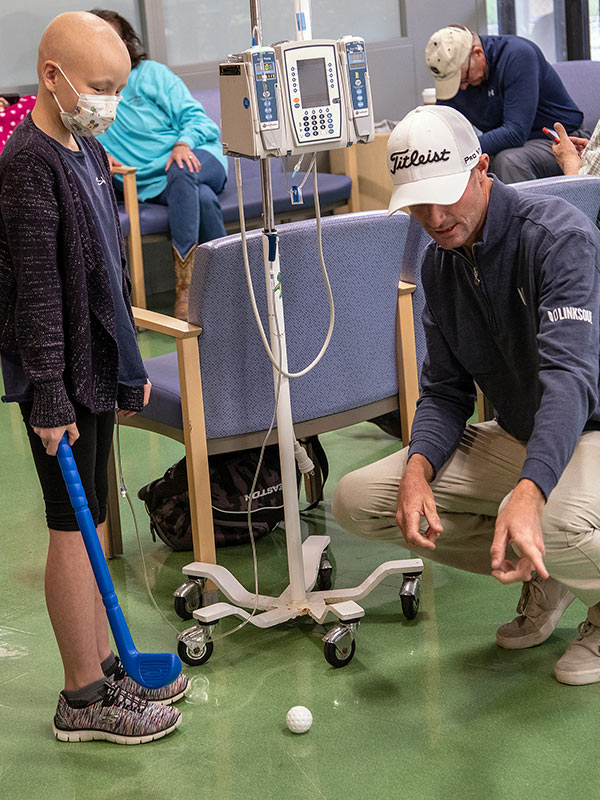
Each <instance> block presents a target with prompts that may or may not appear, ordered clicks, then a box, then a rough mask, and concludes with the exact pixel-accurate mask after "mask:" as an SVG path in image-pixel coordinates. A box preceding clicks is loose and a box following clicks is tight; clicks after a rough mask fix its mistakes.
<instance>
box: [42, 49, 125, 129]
mask: <svg viewBox="0 0 600 800" xmlns="http://www.w3.org/2000/svg"><path fill="white" fill-rule="evenodd" d="M57 66H58V68H59V69H60V71H61V73H62V75H63V77H64V79H65V80H66V81H67V83H68V84H69V86H70V87H71V89H73V91H74V92H75V94H76V95H77V105H76V106H75V109H74V111H64V109H63V107H62V106H61V104H60V101H59V99H58V97H57V96H56V95H55V94H53V95H52V96H53V97H54V99H55V100H56V103H57V105H58V107H59V108H60V118H61V120H62V122H63V125H64V126H65V128H66V129H67V130H69V131H71V133H77V134H78V135H79V136H100V134H101V133H104V131H106V130H107V129H108V128H109V127H110V126H111V125H112V124H113V122H114V121H115V117H116V115H117V106H118V105H119V103H120V102H121V98H120V97H117V96H116V95H113V94H79V93H78V92H77V89H76V88H75V87H74V86H73V84H72V83H71V81H70V80H69V79H68V78H67V76H66V75H65V73H64V72H63V71H62V69H61V67H60V66H59V65H58V64H57Z"/></svg>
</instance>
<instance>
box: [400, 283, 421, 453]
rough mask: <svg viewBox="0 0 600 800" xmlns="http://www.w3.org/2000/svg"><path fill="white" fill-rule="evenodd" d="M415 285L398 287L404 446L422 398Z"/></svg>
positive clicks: (401, 414) (408, 284)
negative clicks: (414, 311)
mask: <svg viewBox="0 0 600 800" xmlns="http://www.w3.org/2000/svg"><path fill="white" fill-rule="evenodd" d="M414 290H415V287H414V285H413V284H412V283H405V282H404V281H400V285H399V287H398V314H397V317H396V360H397V365H398V394H399V403H400V424H401V428H402V444H403V446H404V447H406V446H407V445H408V443H409V441H410V429H411V427H412V421H413V418H414V416H415V410H416V407H417V400H418V398H419V379H418V372H417V351H416V346H415V329H414V319H413V309H412V295H413V292H414Z"/></svg>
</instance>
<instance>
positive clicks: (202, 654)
mask: <svg viewBox="0 0 600 800" xmlns="http://www.w3.org/2000/svg"><path fill="white" fill-rule="evenodd" d="M214 628H215V626H214V625H202V624H198V625H194V626H192V627H191V628H187V629H186V630H185V631H182V632H181V633H180V634H179V636H178V637H177V655H178V656H179V658H180V659H181V660H182V661H185V663H186V664H189V665H190V667H199V666H200V665H201V664H206V662H207V661H208V659H209V658H210V657H211V656H212V654H213V648H214V643H213V641H212V639H211V638H210V637H211V636H212V632H213V630H214Z"/></svg>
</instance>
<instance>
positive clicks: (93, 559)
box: [57, 434, 181, 689]
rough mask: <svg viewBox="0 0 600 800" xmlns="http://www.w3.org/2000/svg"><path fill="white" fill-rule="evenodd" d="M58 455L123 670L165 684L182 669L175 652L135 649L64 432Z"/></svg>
mask: <svg viewBox="0 0 600 800" xmlns="http://www.w3.org/2000/svg"><path fill="white" fill-rule="evenodd" d="M57 457H58V463H59V465H60V469H61V472H62V474H63V478H64V480H65V485H66V487H67V491H68V492H69V497H70V498H71V504H72V506H73V510H74V511H75V517H76V519H77V523H78V525H79V529H80V531H81V535H82V536H83V541H84V543H85V548H86V550H87V553H88V556H89V559H90V564H91V565H92V570H93V571H94V576H95V578H96V583H97V584H98V589H99V590H100V594H101V595H102V600H103V602H104V605H105V607H106V615H107V617H108V621H109V622H110V627H111V630H112V633H113V636H114V638H115V642H116V645H117V650H118V651H119V656H120V658H121V661H122V662H123V666H124V668H125V671H126V672H127V674H128V675H129V677H130V678H133V680H134V681H136V682H137V683H141V684H142V686H145V687H146V688H147V689H157V688H159V687H160V686H166V685H167V684H169V683H171V682H172V681H174V680H175V678H176V677H177V676H178V675H179V673H180V672H181V661H180V660H179V658H178V657H177V656H176V655H175V654H174V653H139V652H138V651H137V650H136V649H135V645H134V643H133V640H132V638H131V634H130V633H129V628H128V627H127V623H126V622H125V617H124V616H123V612H122V611H121V607H120V606H119V601H118V599H117V595H116V594H115V587H114V585H113V582H112V578H111V577H110V572H109V571H108V566H107V564H106V559H105V558H104V553H103V552H102V547H101V546H100V540H99V539H98V534H97V532H96V526H95V525H94V520H93V517H92V513H91V511H90V509H89V506H88V503H87V498H86V496H85V492H84V489H83V486H82V484H81V478H80V477H79V471H78V470H77V465H76V463H75V459H74V458H73V452H72V450H71V445H70V444H69V441H68V439H67V436H66V434H65V435H64V436H63V438H62V439H61V441H60V444H59V445H58V454H57Z"/></svg>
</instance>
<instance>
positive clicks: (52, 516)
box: [19, 403, 114, 531]
mask: <svg viewBox="0 0 600 800" xmlns="http://www.w3.org/2000/svg"><path fill="white" fill-rule="evenodd" d="M32 405H33V404H32V403H19V406H20V408H21V414H22V415H23V420H24V422H25V427H26V429H27V435H28V436H29V443H30V445H31V450H32V453H33V460H34V462H35V468H36V470H37V474H38V478H39V480H40V484H41V486H42V493H43V495H44V503H45V505H46V522H47V524H48V527H49V528H51V529H52V530H56V531H77V530H79V525H78V524H77V520H76V519H75V512H74V511H73V508H72V506H71V501H70V499H69V495H68V493H67V489H66V487H65V483H64V481H63V477H62V473H61V471H60V467H59V466H58V459H57V458H56V457H55V456H49V455H48V454H47V453H46V450H45V449H44V446H43V444H42V440H41V439H40V437H39V436H38V435H37V433H34V431H33V428H32V427H31V425H30V424H29V416H30V414H31V409H32ZM75 416H76V420H75V421H76V424H77V429H78V431H79V439H77V441H76V442H75V443H74V444H73V456H74V458H75V463H76V464H77V469H78V470H79V474H80V476H81V481H82V483H83V488H84V489H85V494H86V497H87V501H88V505H89V507H90V511H91V512H92V516H93V518H94V523H95V524H96V525H99V524H100V523H101V522H104V520H105V519H106V501H107V498H108V456H109V454H110V448H111V444H112V434H113V425H114V414H113V413H112V412H109V413H104V414H92V412H91V411H88V409H87V408H84V407H83V406H80V405H75Z"/></svg>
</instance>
